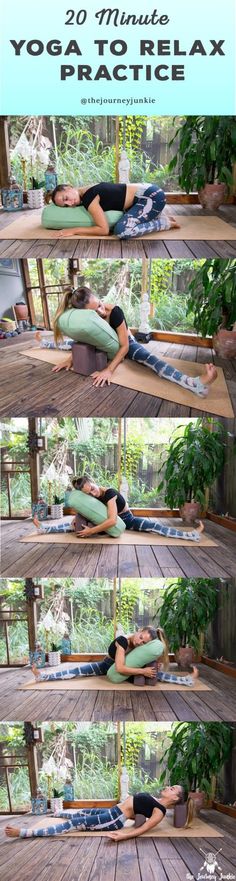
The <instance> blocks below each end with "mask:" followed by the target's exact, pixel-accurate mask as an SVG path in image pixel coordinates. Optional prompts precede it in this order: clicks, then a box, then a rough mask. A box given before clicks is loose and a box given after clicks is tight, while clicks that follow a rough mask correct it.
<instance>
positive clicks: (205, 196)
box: [198, 184, 227, 211]
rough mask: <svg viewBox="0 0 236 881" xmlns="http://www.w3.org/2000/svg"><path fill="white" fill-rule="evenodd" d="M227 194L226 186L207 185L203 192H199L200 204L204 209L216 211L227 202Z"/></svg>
mask: <svg viewBox="0 0 236 881" xmlns="http://www.w3.org/2000/svg"><path fill="white" fill-rule="evenodd" d="M226 193H227V187H226V184H205V186H204V187H203V188H202V190H199V193H198V198H199V202H200V203H201V205H202V207H203V208H208V209H209V211H216V210H217V208H219V207H220V205H222V202H224V201H225V197H226Z"/></svg>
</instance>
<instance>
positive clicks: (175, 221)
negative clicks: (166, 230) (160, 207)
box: [169, 214, 180, 229]
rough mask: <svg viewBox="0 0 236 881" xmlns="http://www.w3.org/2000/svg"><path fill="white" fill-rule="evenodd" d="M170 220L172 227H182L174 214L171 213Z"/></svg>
mask: <svg viewBox="0 0 236 881" xmlns="http://www.w3.org/2000/svg"><path fill="white" fill-rule="evenodd" d="M169 220H170V223H171V227H170V228H171V229H180V224H179V223H177V220H176V217H172V215H171V214H169Z"/></svg>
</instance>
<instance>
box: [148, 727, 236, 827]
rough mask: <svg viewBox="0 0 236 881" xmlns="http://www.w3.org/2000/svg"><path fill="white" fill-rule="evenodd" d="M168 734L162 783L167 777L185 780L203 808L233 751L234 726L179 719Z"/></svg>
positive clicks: (174, 781)
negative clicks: (232, 727)
mask: <svg viewBox="0 0 236 881" xmlns="http://www.w3.org/2000/svg"><path fill="white" fill-rule="evenodd" d="M168 738H169V741H170V745H169V746H168V747H167V749H166V750H165V752H164V754H163V756H162V760H161V761H162V762H163V764H164V765H165V768H164V770H163V772H162V775H161V784H163V783H164V782H166V781H167V780H168V782H169V783H170V785H171V786H174V785H175V784H182V786H183V787H184V790H185V792H188V793H189V795H190V796H191V798H192V799H193V801H194V802H195V809H196V811H199V810H200V809H201V807H203V805H204V801H205V798H206V796H207V798H208V799H209V798H210V796H211V794H212V785H213V778H214V776H216V775H217V774H219V772H220V770H221V768H222V767H223V765H224V762H225V761H226V759H228V757H229V755H230V750H231V746H232V729H231V727H230V725H229V724H228V723H227V722H178V723H177V724H175V725H174V726H173V727H172V729H171V732H170V734H169V735H168ZM176 808H178V805H177V806H176ZM176 808H175V813H176ZM177 814H178V811H177ZM177 819H178V818H177Z"/></svg>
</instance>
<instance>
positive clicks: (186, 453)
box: [157, 418, 226, 526]
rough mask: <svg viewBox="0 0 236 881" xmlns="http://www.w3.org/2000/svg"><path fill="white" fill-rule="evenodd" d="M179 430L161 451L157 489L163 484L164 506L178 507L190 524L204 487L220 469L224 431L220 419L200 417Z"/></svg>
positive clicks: (202, 506) (196, 514)
mask: <svg viewBox="0 0 236 881" xmlns="http://www.w3.org/2000/svg"><path fill="white" fill-rule="evenodd" d="M179 431H180V429H178V431H177V432H174V434H173V436H172V438H171V440H170V444H169V447H168V449H167V450H164V452H163V453H162V454H161V458H162V460H163V459H164V476H163V477H162V480H161V482H160V484H159V486H158V487H157V490H158V491H161V490H162V489H163V488H164V490H165V502H166V504H167V506H168V508H171V509H172V510H173V509H174V508H176V507H177V508H179V511H180V516H181V517H182V520H183V522H184V524H186V525H188V526H193V525H194V524H195V522H196V519H199V516H200V513H201V512H202V511H203V512H204V510H205V505H206V501H205V497H206V490H207V489H209V488H210V487H211V486H212V484H213V483H214V481H215V480H216V478H217V477H219V475H220V474H221V472H222V469H223V466H224V462H225V438H226V432H225V429H224V427H223V426H222V424H221V423H220V422H217V421H216V420H214V419H205V420H203V419H201V418H199V419H196V420H195V421H194V422H189V423H188V424H187V425H186V426H185V428H184V431H183V433H182V434H181V435H180V433H179ZM161 472H162V475H163V464H162V465H161V468H160V469H159V473H161Z"/></svg>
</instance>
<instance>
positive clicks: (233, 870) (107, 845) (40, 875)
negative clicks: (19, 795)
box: [0, 810, 236, 881]
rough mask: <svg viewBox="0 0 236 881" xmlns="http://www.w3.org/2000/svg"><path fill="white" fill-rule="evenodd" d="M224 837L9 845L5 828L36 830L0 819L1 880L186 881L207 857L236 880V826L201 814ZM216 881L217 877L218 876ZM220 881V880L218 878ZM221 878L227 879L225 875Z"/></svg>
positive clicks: (27, 822)
mask: <svg viewBox="0 0 236 881" xmlns="http://www.w3.org/2000/svg"><path fill="white" fill-rule="evenodd" d="M201 817H202V818H203V819H205V820H206V821H207V822H208V823H210V824H211V825H213V826H215V827H216V828H217V829H219V831H220V832H221V833H222V834H223V836H224V837H223V838H192V839H190V838H188V839H184V838H178V839H177V838H175V839H174V838H148V839H146V840H145V839H143V838H142V837H140V838H139V839H138V838H136V839H133V840H132V839H130V840H129V841H124V842H121V843H119V844H116V843H115V842H111V841H109V840H108V839H106V838H101V837H99V835H98V836H97V837H96V838H89V837H87V838H86V836H84V837H83V838H78V839H73V838H69V839H66V838H63V839H61V840H60V839H59V838H57V840H55V839H53V838H48V839H42V838H40V840H36V839H34V840H33V839H28V840H21V841H19V840H18V839H14V840H9V839H7V838H6V837H5V835H4V827H5V826H6V823H8V821H9V820H10V824H11V825H12V826H15V825H18V826H33V818H32V817H26V818H25V817H19V816H18V817H17V816H15V817H14V816H12V817H9V815H8V816H7V817H1V818H0V874H1V881H12V879H13V878H15V872H16V868H17V879H18V881H32V879H34V881H129V879H132V881H133V879H135V881H186V878H197V877H198V873H199V875H200V869H201V867H202V865H203V863H204V856H203V854H202V852H201V848H202V850H203V851H204V852H205V853H208V852H209V851H211V852H213V853H215V854H216V853H217V851H218V850H219V848H221V853H220V855H219V864H220V866H221V867H222V870H223V873H224V877H225V878H226V877H228V878H232V879H234V878H235V876H236V851H235V821H234V820H232V819H231V818H230V817H227V816H225V815H224V814H220V813H219V812H218V811H213V810H208V811H202V812H201ZM217 877H218V875H217ZM219 877H220V876H219ZM222 877H223V876H222Z"/></svg>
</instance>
